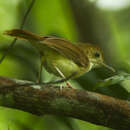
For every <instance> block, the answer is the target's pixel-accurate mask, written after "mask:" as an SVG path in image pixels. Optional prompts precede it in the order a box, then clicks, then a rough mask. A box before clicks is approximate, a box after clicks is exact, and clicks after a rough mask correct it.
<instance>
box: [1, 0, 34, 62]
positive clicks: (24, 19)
mask: <svg viewBox="0 0 130 130" xmlns="http://www.w3.org/2000/svg"><path fill="white" fill-rule="evenodd" d="M34 3H35V0H32V2H31V3H30V5H29V7H28V9H27V11H26V13H25V15H24V17H23V20H22V23H21V25H20V29H23V27H24V24H25V22H26V19H27V17H28V14H29V13H30V11H31V9H32V7H33V5H34ZM16 41H17V38H14V40H13V41H12V42H11V44H10V45H9V47H8V48H7V49H6V51H5V52H4V54H3V55H2V57H1V59H0V64H1V63H2V62H3V60H4V59H5V57H6V56H7V54H8V53H9V51H10V50H11V49H12V48H13V46H14V45H15V43H16Z"/></svg>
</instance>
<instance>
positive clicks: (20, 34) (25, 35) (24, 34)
mask: <svg viewBox="0 0 130 130" xmlns="http://www.w3.org/2000/svg"><path fill="white" fill-rule="evenodd" d="M4 34H6V35H9V36H12V37H16V38H20V39H24V40H29V41H34V40H35V41H39V40H44V37H42V36H39V35H36V34H33V33H31V32H28V31H26V30H21V29H12V30H7V31H5V32H4Z"/></svg>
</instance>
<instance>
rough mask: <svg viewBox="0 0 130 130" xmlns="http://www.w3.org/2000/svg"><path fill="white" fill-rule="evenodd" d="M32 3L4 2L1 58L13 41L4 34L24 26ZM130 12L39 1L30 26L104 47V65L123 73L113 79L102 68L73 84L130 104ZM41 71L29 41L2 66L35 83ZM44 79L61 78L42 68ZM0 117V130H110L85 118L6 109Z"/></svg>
mask: <svg viewBox="0 0 130 130" xmlns="http://www.w3.org/2000/svg"><path fill="white" fill-rule="evenodd" d="M30 2H31V0H29V1H23V0H11V1H10V0H0V57H1V56H2V54H3V52H4V51H5V50H6V48H7V47H8V45H9V44H10V42H11V41H12V39H11V38H9V37H7V36H5V35H3V32H4V31H5V30H8V29H12V28H18V27H19V25H20V23H21V19H22V16H23V15H24V13H25V11H26V9H27V7H28V5H29V3H30ZM129 10H130V8H128V7H127V8H126V9H124V10H119V11H116V12H111V11H103V10H100V9H99V8H98V9H97V7H96V5H95V3H89V2H87V1H78V0H72V2H70V1H69V0H38V1H36V3H35V5H34V7H33V10H32V12H31V13H30V16H29V18H28V20H27V22H26V26H25V28H26V29H28V30H30V31H31V30H32V31H33V32H35V33H40V34H42V35H56V36H60V37H64V38H66V39H69V40H71V41H77V40H79V39H83V38H84V39H83V40H84V41H86V42H94V43H101V44H100V45H101V47H102V48H103V49H104V53H105V61H106V62H107V63H109V64H111V65H113V66H114V67H115V69H116V70H117V71H119V73H117V74H116V75H114V74H112V73H111V72H110V71H109V70H106V69H105V68H100V69H97V70H93V71H91V72H89V73H87V74H85V75H84V76H82V77H81V78H79V79H77V80H74V81H71V85H72V86H75V87H76V88H84V89H87V90H90V91H96V92H99V93H103V94H106V95H109V96H113V97H117V98H121V99H125V100H128V99H130V94H129V93H130V87H129V85H130V74H128V73H130V53H129V50H130V45H129V40H130V37H129V33H130V30H129V26H130V25H129ZM81 37H82V38H81ZM38 69H39V55H38V53H37V51H36V50H35V49H34V48H33V47H32V46H31V45H30V44H29V43H28V42H23V41H18V43H17V44H16V46H15V47H14V48H13V49H12V50H11V51H10V53H9V55H8V56H7V57H6V59H5V60H4V61H3V63H2V64H0V75H2V76H8V77H12V78H19V79H26V80H33V81H36V78H37V72H38ZM120 70H121V71H120ZM122 71H123V72H122ZM45 75H46V76H45ZM108 77H109V78H108ZM42 79H43V80H44V81H49V80H52V79H53V80H55V79H56V77H54V76H53V75H51V74H48V72H46V71H45V70H43V77H42ZM103 79H105V80H103ZM99 81H101V82H99ZM92 86H93V87H92ZM95 86H96V88H95ZM0 115H1V116H0V130H23V129H25V130H26V129H27V130H29V129H30V130H49V129H50V130H52V128H53V130H77V129H78V130H86V129H88V130H108V128H105V127H101V126H97V125H93V124H91V123H87V122H84V121H80V120H75V119H70V118H65V117H55V116H47V115H45V116H44V117H37V116H34V115H31V114H29V113H25V112H21V111H17V110H12V109H7V108H2V107H0ZM32 124H33V125H32ZM50 124H51V125H50Z"/></svg>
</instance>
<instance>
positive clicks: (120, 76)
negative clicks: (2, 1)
mask: <svg viewBox="0 0 130 130" xmlns="http://www.w3.org/2000/svg"><path fill="white" fill-rule="evenodd" d="M125 80H130V74H129V73H126V72H123V71H119V72H117V75H114V76H112V77H109V78H107V79H105V80H103V81H100V82H98V83H97V85H96V86H101V87H106V86H111V85H115V84H120V83H121V82H122V81H125Z"/></svg>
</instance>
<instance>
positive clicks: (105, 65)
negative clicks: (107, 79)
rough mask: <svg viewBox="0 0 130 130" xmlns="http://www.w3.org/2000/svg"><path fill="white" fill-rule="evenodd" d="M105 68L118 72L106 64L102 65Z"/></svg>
mask: <svg viewBox="0 0 130 130" xmlns="http://www.w3.org/2000/svg"><path fill="white" fill-rule="evenodd" d="M101 64H102V65H103V66H104V67H106V68H108V69H109V70H111V71H113V72H116V70H115V69H114V68H112V67H111V66H109V65H107V64H105V63H103V62H102V63H101Z"/></svg>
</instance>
